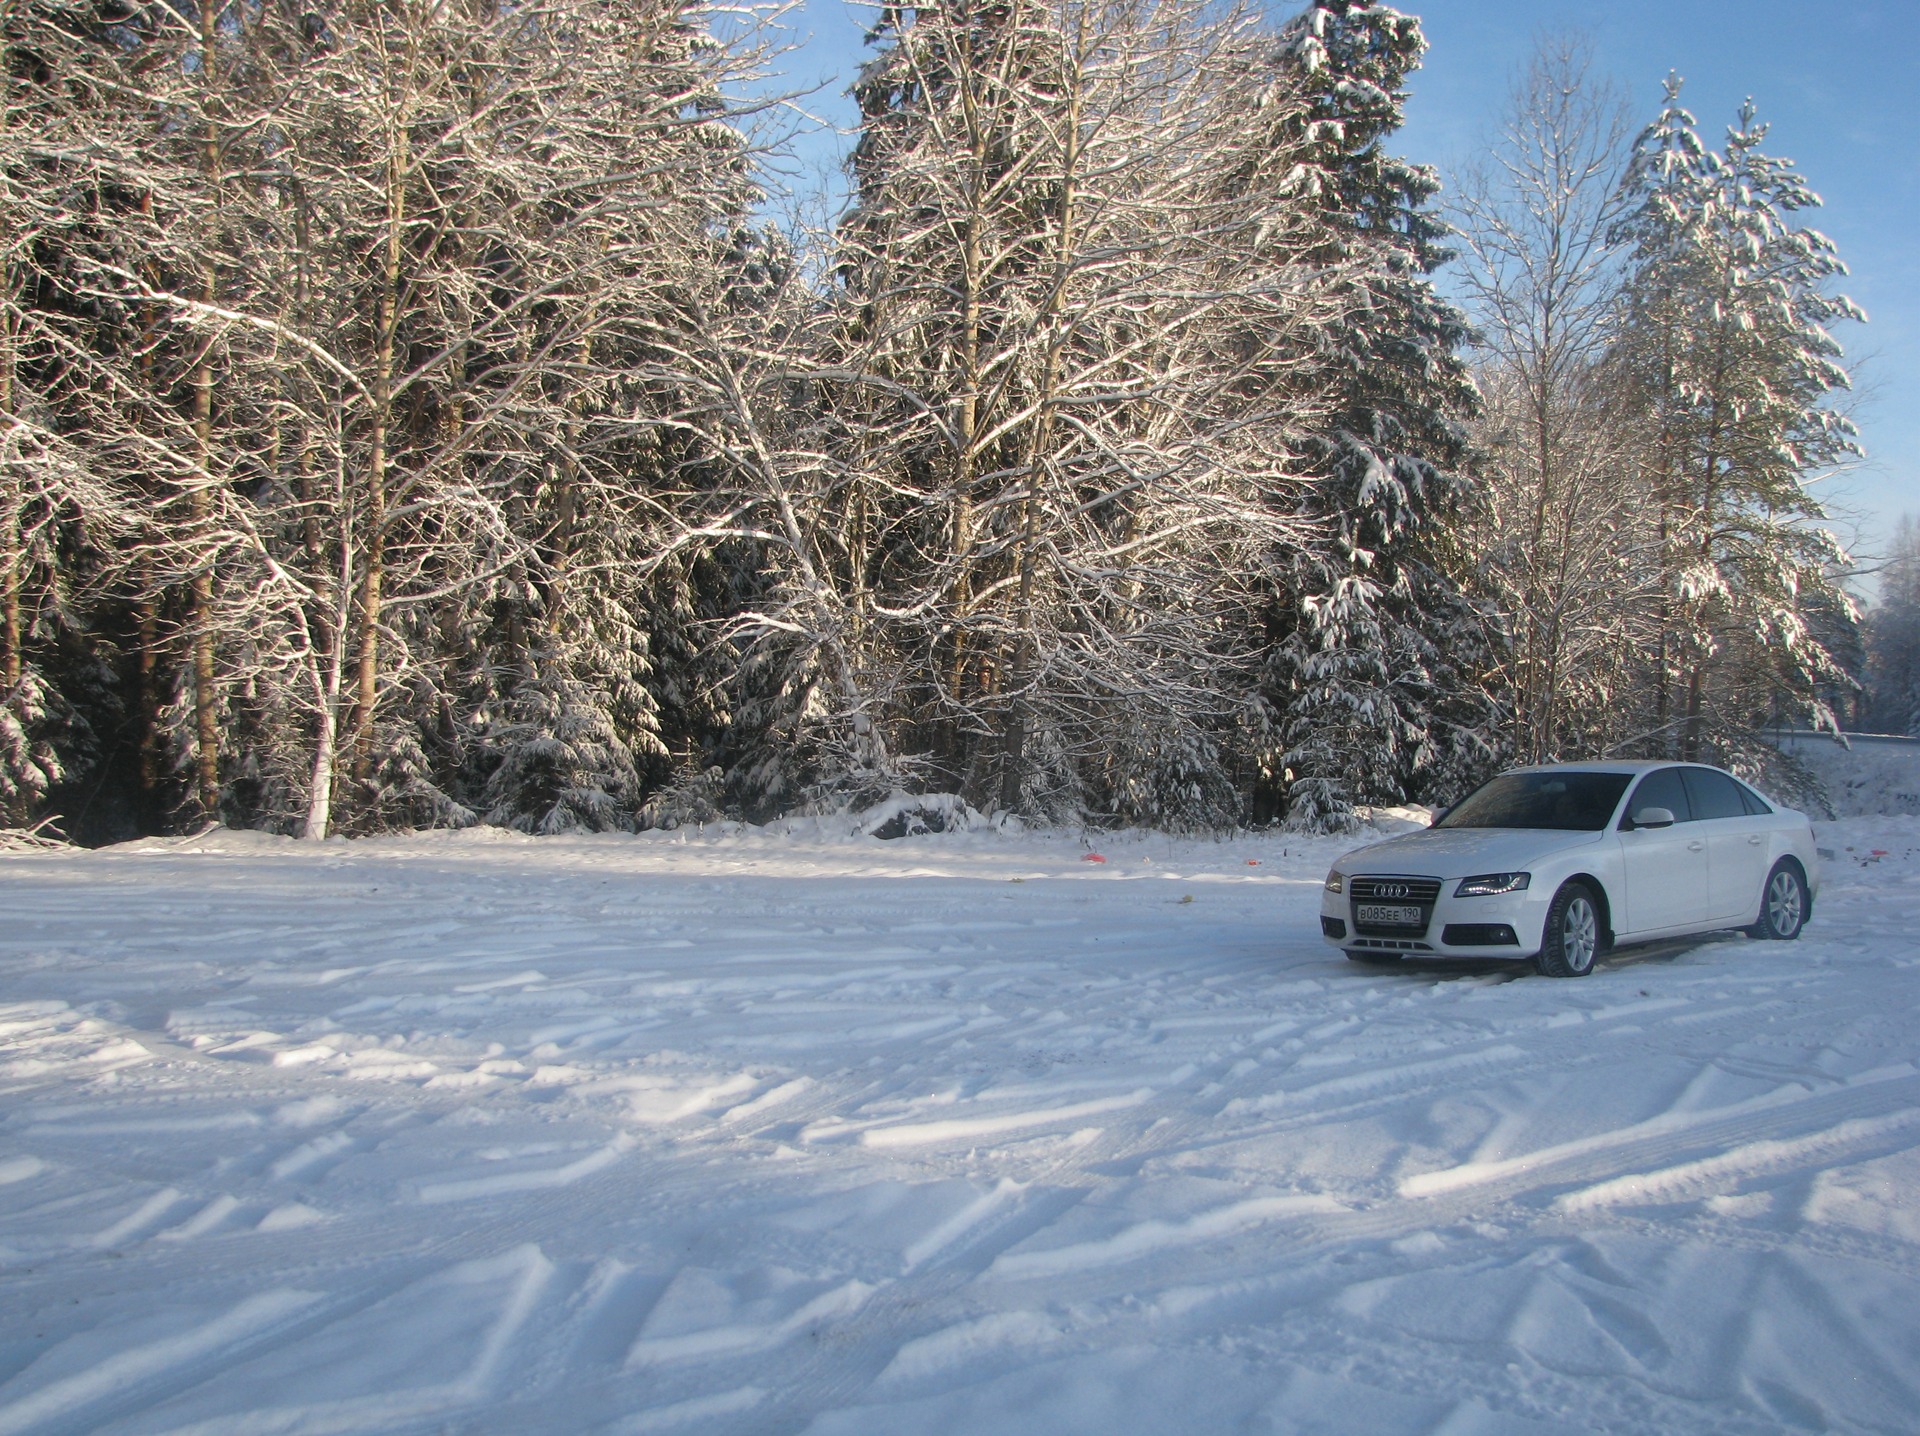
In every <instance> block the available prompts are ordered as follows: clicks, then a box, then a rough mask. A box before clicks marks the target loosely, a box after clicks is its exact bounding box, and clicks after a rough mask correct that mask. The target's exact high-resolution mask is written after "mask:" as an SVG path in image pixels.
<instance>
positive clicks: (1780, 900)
mask: <svg viewBox="0 0 1920 1436" xmlns="http://www.w3.org/2000/svg"><path fill="white" fill-rule="evenodd" d="M1806 924H1807V880H1806V878H1804V877H1802V876H1801V874H1800V869H1799V866H1798V865H1797V864H1794V863H1791V862H1788V861H1787V860H1786V859H1784V858H1783V859H1781V860H1780V861H1779V862H1777V863H1775V864H1774V865H1773V871H1772V872H1770V873H1768V874H1767V886H1766V889H1765V890H1764V892H1763V893H1762V894H1761V898H1760V921H1758V922H1756V923H1755V924H1754V925H1753V926H1752V927H1750V928H1748V929H1747V936H1748V937H1758V938H1765V939H1767V940H1769V941H1772V942H1792V941H1793V940H1794V939H1795V938H1796V937H1798V936H1800V929H1801V928H1803V927H1805V926H1806Z"/></svg>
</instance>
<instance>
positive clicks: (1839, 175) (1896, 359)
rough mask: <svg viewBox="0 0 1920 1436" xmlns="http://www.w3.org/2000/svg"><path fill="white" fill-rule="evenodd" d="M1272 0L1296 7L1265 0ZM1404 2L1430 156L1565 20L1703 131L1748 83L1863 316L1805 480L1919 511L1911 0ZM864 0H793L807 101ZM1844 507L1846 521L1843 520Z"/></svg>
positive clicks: (1599, 61) (836, 65)
mask: <svg viewBox="0 0 1920 1436" xmlns="http://www.w3.org/2000/svg"><path fill="white" fill-rule="evenodd" d="M1274 8H1275V12H1276V14H1281V15H1287V14H1291V13H1293V11H1294V10H1295V9H1296V8H1298V7H1296V6H1294V5H1292V4H1290V3H1289V4H1283V5H1276V6H1275V7H1274ZM1401 8H1403V9H1407V10H1411V11H1413V12H1414V13H1416V14H1418V15H1419V16H1420V17H1421V21H1422V25H1423V28H1424V29H1425V31H1426V35H1427V40H1428V44H1429V47H1430V48H1429V50H1428V54H1427V60H1426V64H1425V66H1424V67H1423V68H1422V69H1421V70H1420V71H1419V72H1418V73H1417V74H1415V75H1414V76H1413V78H1412V81H1411V84H1410V87H1409V88H1410V90H1411V92H1412V93H1411V99H1410V101H1409V103H1408V106H1407V125H1406V128H1405V129H1404V130H1403V131H1402V132H1401V135H1400V146H1399V147H1400V150H1401V152H1402V153H1404V154H1406V155H1408V156H1409V157H1411V158H1413V159H1416V160H1420V161H1423V162H1425V163H1428V164H1432V165H1435V166H1437V167H1438V168H1439V169H1440V171H1441V174H1442V175H1443V176H1444V175H1445V174H1446V173H1447V172H1448V170H1449V168H1450V167H1451V165H1452V164H1453V162H1454V161H1455V160H1457V159H1459V158H1461V157H1463V156H1466V155H1469V154H1471V153H1473V151H1474V150H1475V149H1476V148H1478V147H1479V146H1481V145H1483V144H1484V143H1485V141H1486V138H1487V137H1488V135H1490V133H1491V132H1492V129H1493V127H1494V125H1495V124H1496V123H1497V122H1498V119H1499V115H1500V112H1501V110H1502V108H1503V107H1504V105H1505V103H1506V100H1507V95H1508V92H1509V90H1510V87H1511V77H1512V75H1513V73H1514V71H1515V70H1516V69H1517V68H1518V67H1519V66H1521V65H1522V64H1524V63H1525V61H1526V59H1527V57H1528V55H1529V54H1530V52H1531V51H1532V48H1533V44H1534V40H1535V37H1536V36H1538V35H1540V34H1541V33H1543V32H1554V31H1561V30H1570V29H1575V30H1582V31H1585V32H1586V33H1587V35H1588V36H1589V37H1590V38H1591V39H1592V41H1593V44H1594V52H1595V70H1596V72H1597V73H1601V74H1605V75H1607V76H1610V77H1611V78H1612V79H1613V80H1614V81H1615V82H1616V83H1617V84H1618V85H1619V86H1620V88H1621V90H1622V92H1623V93H1624V94H1625V96H1626V98H1627V100H1628V103H1629V105H1630V106H1631V109H1632V112H1633V117H1634V119H1635V121H1636V122H1637V121H1639V120H1640V119H1642V118H1651V117H1652V115H1653V114H1654V112H1655V110H1656V109H1657V108H1658V106H1659V103H1660V98H1661V84H1662V82H1663V81H1664V80H1665V78H1666V75H1667V72H1668V71H1669V70H1677V71H1678V72H1679V73H1680V74H1681V75H1682V76H1683V77H1684V78H1685V80H1686V89H1685V91H1684V94H1683V99H1684V102H1685V103H1686V105H1687V107H1688V108H1689V109H1690V110H1692V111H1693V113H1694V115H1695V116H1696V117H1697V118H1698V119H1699V121H1700V126H1701V131H1702V133H1703V135H1705V136H1706V137H1707V138H1708V140H1709V142H1710V143H1718V142H1719V141H1720V140H1721V138H1722V137H1723V136H1724V134H1725V130H1726V126H1727V124H1728V123H1729V122H1731V121H1732V119H1733V118H1734V116H1735V114H1736V113H1737V112H1738V110H1739V107H1740V103H1741V101H1742V100H1743V99H1745V98H1746V97H1747V96H1749V95H1750V96H1752V97H1753V99H1754V101H1755V103H1756V104H1757V105H1758V107H1759V112H1760V117H1761V118H1762V119H1763V120H1765V121H1767V122H1769V123H1770V124H1771V126H1772V130H1771V133H1770V135H1769V137H1768V145H1767V148H1768V149H1769V150H1770V151H1771V152H1772V153H1774V154H1776V155H1783V156H1787V157H1790V158H1792V159H1794V160H1795V161H1797V162H1798V164H1799V167H1800V170H1801V172H1802V173H1803V174H1805V175H1806V176H1807V178H1808V180H1809V181H1810V182H1811V183H1812V185H1813V187H1814V189H1815V190H1816V191H1818V192H1819V194H1820V195H1821V197H1822V198H1823V199H1824V200H1825V201H1826V207H1825V208H1824V209H1823V210H1819V211H1816V212H1815V213H1814V214H1813V215H1811V216H1809V217H1808V219H1807V222H1808V223H1810V224H1812V225H1813V226H1814V227H1815V228H1817V229H1820V230H1822V231H1823V232H1825V233H1826V234H1828V235H1829V236H1831V237H1832V238H1833V240H1834V242H1835V243H1836V244H1837V245H1838V246H1839V249H1840V254H1841V257H1842V258H1843V259H1845V260H1846V262H1847V264H1848V266H1849V267H1850V268H1851V269H1852V271H1853V274H1852V277H1851V278H1850V279H1849V280H1848V281H1847V282H1846V283H1845V285H1844V286H1843V287H1844V289H1845V291H1846V292H1847V293H1848V294H1850V295H1852V297H1853V298H1854V299H1855V300H1856V301H1857V302H1858V303H1859V304H1860V305H1861V306H1862V307H1863V308H1864V309H1865V310H1866V311H1867V315H1868V318H1869V320H1870V322H1869V323H1868V324H1866V325H1864V326H1862V325H1852V324H1849V325H1844V326H1842V328H1841V330H1840V331H1839V333H1838V335H1837V337H1838V338H1839V340H1840V342H1841V343H1842V344H1843V345H1844V346H1845V347H1846V350H1847V354H1848V356H1849V360H1850V361H1851V362H1853V363H1854V365H1855V366H1856V369H1857V385H1858V393H1857V396H1856V417H1857V419H1858V421H1859V424H1860V428H1861V434H1862V438H1863V441H1864V443H1865V446H1866V448H1867V450H1868V460H1867V462H1866V464H1864V465H1863V466H1861V467H1860V468H1859V469H1858V470H1857V471H1856V472H1853V473H1851V474H1848V475H1845V476H1842V477H1840V478H1837V479H1835V480H1833V481H1831V482H1829V483H1827V484H1825V485H1823V486H1822V488H1821V489H1820V493H1821V495H1822V497H1823V499H1824V500H1825V501H1826V502H1827V503H1828V504H1829V506H1830V507H1831V508H1832V509H1833V510H1834V512H1835V517H1836V520H1837V521H1838V522H1837V524H1836V527H1837V528H1838V529H1839V530H1840V532H1841V535H1842V537H1843V538H1845V539H1846V540H1848V541H1849V542H1852V543H1855V544H1856V546H1857V548H1858V550H1859V552H1860V553H1861V555H1862V556H1863V557H1865V556H1867V555H1870V554H1873V553H1875V552H1878V551H1880V550H1881V549H1882V548H1883V546H1884V544H1885V542H1886V537H1887V534H1888V532H1889V530H1890V529H1891V526H1892V524H1893V522H1894V520H1895V519H1897V518H1898V517H1899V516H1900V515H1901V514H1902V513H1912V514H1913V515H1914V516H1915V517H1916V518H1920V0H1841V3H1827V4H1813V3H1809V0H1607V3H1604V4H1603V3H1597V2H1596V0H1432V3H1430V4H1426V5H1419V4H1408V5H1404V6H1402V7H1401ZM873 13H874V12H873V10H872V8H871V7H869V6H865V5H860V4H855V3H849V0H805V3H804V4H803V6H802V7H801V9H800V10H798V11H797V12H795V14H794V15H793V16H792V17H791V18H790V19H789V21H788V22H787V23H788V24H789V25H790V26H791V27H792V29H793V30H794V32H795V38H796V40H799V41H800V42H801V43H800V44H799V46H798V48H796V49H795V50H794V51H793V52H792V53H790V54H789V55H787V56H786V57H785V58H784V60H783V61H782V68H783V69H784V70H785V71H786V73H787V75H788V77H789V83H791V84H793V85H795V86H807V85H812V84H815V83H816V82H817V83H820V84H821V85H822V88H821V89H820V90H819V91H818V93H817V94H815V95H814V96H813V97H811V99H810V100H808V101H807V104H808V106H809V108H810V109H811V110H812V111H813V112H814V113H816V114H818V115H820V116H822V117H823V118H824V119H826V120H828V121H830V122H832V123H834V124H838V125H841V126H848V127H850V126H851V125H852V123H853V119H854V110H853V106H852V104H851V102H850V101H848V100H847V99H846V97H845V94H844V91H845V89H846V86H847V84H848V82H849V81H851V79H852V77H853V74H854V72H855V70H856V69H857V67H858V66H859V64H860V62H861V59H862V57H863V56H864V55H865V54H866V53H867V51H866V50H865V48H864V47H863V46H862V44H861V32H862V27H863V26H864V25H866V24H868V23H870V17H871V16H872V14H873ZM844 144H845V141H844V140H837V139H836V138H835V137H834V136H833V135H832V134H831V133H827V132H822V133H817V134H815V135H812V136H810V137H807V138H806V139H805V140H804V141H803V143H802V144H801V146H800V151H799V152H800V155H801V157H802V163H803V164H804V165H807V166H812V167H816V168H817V167H819V166H824V165H830V164H831V163H832V162H833V160H834V158H835V157H836V156H837V154H838V153H839V152H840V151H841V150H842V149H843V148H844ZM1850 520H1853V521H1850Z"/></svg>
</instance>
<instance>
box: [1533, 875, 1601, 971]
mask: <svg viewBox="0 0 1920 1436" xmlns="http://www.w3.org/2000/svg"><path fill="white" fill-rule="evenodd" d="M1599 956H1600V908H1599V905H1598V904H1597V903H1596V902H1595V901H1594V896H1593V890H1592V889H1591V888H1589V887H1588V886H1587V885H1586V884H1585V883H1583V882H1580V881H1578V880H1575V881H1570V882H1567V883H1563V884H1562V885H1561V888H1560V891H1559V892H1557V893H1555V894H1554V895H1553V902H1552V903H1551V904H1550V905H1549V906H1548V908H1547V926H1546V931H1545V932H1544V933H1543V934H1542V935H1541V941H1540V955H1539V956H1538V957H1536V958H1534V960H1533V965H1534V967H1535V968H1536V969H1538V970H1539V972H1540V973H1541V974H1542V975H1544V976H1546V977H1585V976H1586V975H1587V974H1588V973H1589V972H1592V971H1593V963H1594V959H1595V958H1597V957H1599Z"/></svg>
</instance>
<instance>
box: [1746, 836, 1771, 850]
mask: <svg viewBox="0 0 1920 1436" xmlns="http://www.w3.org/2000/svg"><path fill="white" fill-rule="evenodd" d="M1765 841H1766V839H1765V838H1763V837H1761V836H1760V835H1759V834H1758V833H1751V834H1749V835H1748V837H1747V843H1748V845H1749V846H1751V847H1756V848H1757V847H1759V846H1760V844H1762V843H1764V842H1765Z"/></svg>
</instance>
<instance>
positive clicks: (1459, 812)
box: [1434, 771, 1632, 833]
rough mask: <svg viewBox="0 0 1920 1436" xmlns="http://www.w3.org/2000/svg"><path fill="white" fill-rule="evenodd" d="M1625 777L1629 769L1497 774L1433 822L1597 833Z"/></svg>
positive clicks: (1623, 786)
mask: <svg viewBox="0 0 1920 1436" xmlns="http://www.w3.org/2000/svg"><path fill="white" fill-rule="evenodd" d="M1631 777H1632V775H1631V774H1629V773H1579V772H1560V771H1555V772H1549V773H1502V774H1501V775H1500V776H1499V777H1497V778H1494V779H1491V780H1490V781H1488V782H1485V783H1482V784H1481V785H1480V786H1479V787H1478V788H1475V789H1474V790H1473V791H1472V792H1471V793H1469V794H1468V795H1467V796H1466V797H1465V798H1463V799H1461V800H1460V802H1459V803H1457V804H1455V805H1454V807H1453V809H1452V810H1451V811H1450V812H1448V814H1447V815H1446V817H1444V818H1442V819H1441V820H1440V821H1439V822H1438V823H1436V824H1435V825H1434V826H1436V827H1441V828H1556V829H1561V830H1563V831H1567V832H1579V833H1597V832H1599V831H1600V829H1602V828H1604V827H1605V826H1606V825H1607V819H1608V818H1610V817H1612V816H1613V809H1614V806H1615V805H1616V804H1617V803H1619V801H1620V795H1621V794H1622V793H1624V792H1625V791H1626V790H1627V783H1628V781H1629V780H1630V779H1631Z"/></svg>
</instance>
